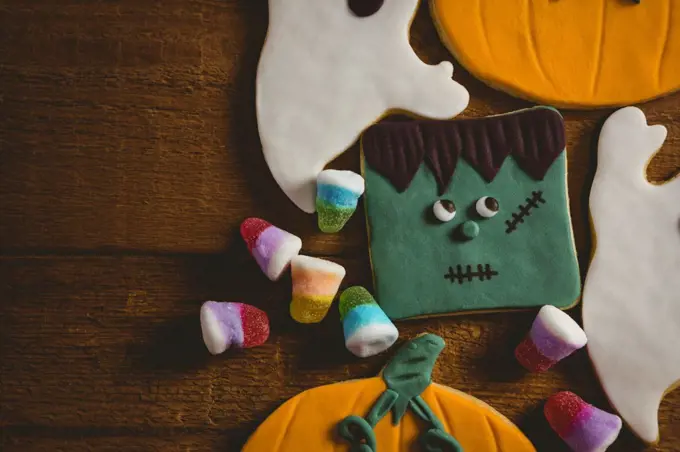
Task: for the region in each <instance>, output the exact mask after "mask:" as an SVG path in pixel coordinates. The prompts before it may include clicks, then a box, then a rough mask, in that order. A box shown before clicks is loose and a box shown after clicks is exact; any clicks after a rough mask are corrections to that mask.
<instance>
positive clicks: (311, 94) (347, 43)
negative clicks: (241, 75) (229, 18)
mask: <svg viewBox="0 0 680 452" xmlns="http://www.w3.org/2000/svg"><path fill="white" fill-rule="evenodd" d="M418 3H419V0H269V30H268V31H267V39H266V41H265V44H264V48H263V49H262V55H261V56H260V62H259V66H258V69H257V81H256V90H257V95H256V97H257V99H256V104H257V125H258V130H259V133H260V141H262V150H263V152H264V157H265V160H266V161H267V165H268V166H269V169H270V171H271V173H272V175H273V176H274V179H275V180H276V182H277V183H278V184H279V186H280V187H281V189H282V190H283V191H284V193H285V194H286V195H287V196H288V197H289V198H290V199H291V201H293V202H294V203H295V204H296V205H297V206H298V207H299V208H300V209H302V210H304V211H305V212H308V213H312V212H314V211H315V209H316V208H317V206H316V204H315V194H316V181H317V176H318V175H319V173H320V172H321V171H322V170H323V169H324V166H326V165H327V164H328V163H329V162H330V161H331V160H333V159H334V158H335V157H337V156H338V155H340V154H341V153H342V152H344V151H345V150H346V149H347V148H349V147H350V146H351V145H352V144H353V143H354V142H355V141H356V140H357V138H359V135H360V134H361V132H362V131H363V130H364V129H366V128H367V127H369V126H370V125H371V124H373V123H375V122H376V121H378V120H379V119H380V118H381V117H383V116H385V115H387V114H388V113H390V112H393V111H399V112H406V113H411V114H413V115H415V116H418V117H425V118H434V119H445V118H452V117H454V116H456V115H457V114H459V113H460V112H461V111H463V110H464V109H465V107H467V104H468V101H469V98H470V96H469V94H468V92H467V90H466V89H465V88H464V87H462V86H461V85H460V84H458V83H457V82H456V81H454V80H453V79H452V77H453V65H452V64H451V63H450V62H448V61H442V62H441V63H439V64H436V65H428V64H425V63H424V62H423V61H421V60H420V59H419V58H418V57H417V55H416V54H415V52H414V51H413V49H412V48H411V45H410V43H409V29H410V27H411V21H412V20H413V17H414V15H415V13H416V11H417V9H418Z"/></svg>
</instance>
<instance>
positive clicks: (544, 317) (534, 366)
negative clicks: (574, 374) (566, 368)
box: [515, 305, 588, 372]
mask: <svg viewBox="0 0 680 452" xmlns="http://www.w3.org/2000/svg"><path fill="white" fill-rule="evenodd" d="M587 342H588V339H587V338H586V333H585V332H584V331H583V329H582V328H581V327H580V326H579V324H578V323H576V321H574V319H572V318H571V317H569V315H568V314H567V313H565V312H563V311H561V310H559V309H558V308H556V307H555V306H550V305H546V306H543V307H542V308H541V310H540V311H538V315H537V316H536V319H535V320H534V323H533V325H531V331H529V334H528V335H527V336H526V338H525V339H524V340H523V341H522V342H521V343H520V344H519V345H518V346H517V348H516V349H515V356H516V357H517V361H519V363H520V364H522V366H524V367H525V368H527V369H528V370H530V371H532V372H544V371H546V370H548V369H550V368H551V367H552V366H553V365H555V364H556V363H557V362H558V361H561V360H562V359H564V358H566V357H567V356H569V355H571V354H572V353H574V352H575V351H576V350H578V349H580V348H583V346H585V345H586V343H587Z"/></svg>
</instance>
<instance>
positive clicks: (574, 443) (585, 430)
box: [543, 391, 622, 452]
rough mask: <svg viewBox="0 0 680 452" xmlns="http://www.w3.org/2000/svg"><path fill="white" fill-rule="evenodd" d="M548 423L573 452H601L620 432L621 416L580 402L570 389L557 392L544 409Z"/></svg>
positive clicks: (581, 400)
mask: <svg viewBox="0 0 680 452" xmlns="http://www.w3.org/2000/svg"><path fill="white" fill-rule="evenodd" d="M543 412H544V414H545V417H546V419H547V420H548V423H549V424H550V426H551V427H552V429H553V430H555V432H557V434H558V435H559V436H560V438H562V439H563V440H564V442H566V443H567V444H568V445H569V447H570V448H571V450H573V451H574V452H604V451H605V450H607V448H608V447H609V446H611V445H612V443H613V442H614V441H616V438H618V436H619V432H620V431H621V425H622V422H621V418H620V417H618V416H616V415H615V414H610V413H607V412H606V411H603V410H601V409H599V408H596V407H594V406H592V405H590V404H588V403H586V402H584V401H583V399H581V398H580V397H579V396H577V395H576V394H574V393H573V392H568V391H563V392H558V393H557V394H555V395H553V396H552V397H550V398H549V399H548V401H547V402H546V404H545V407H544V408H543Z"/></svg>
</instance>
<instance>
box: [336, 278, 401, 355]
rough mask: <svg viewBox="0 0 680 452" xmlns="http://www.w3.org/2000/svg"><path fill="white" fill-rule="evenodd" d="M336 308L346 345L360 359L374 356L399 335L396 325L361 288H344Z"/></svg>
mask: <svg viewBox="0 0 680 452" xmlns="http://www.w3.org/2000/svg"><path fill="white" fill-rule="evenodd" d="M339 307H340V320H342V327H343V330H344V333H345V346H346V347H347V350H349V351H350V352H352V353H353V354H354V355H356V356H358V357H360V358H366V357H368V356H373V355H377V354H378V353H382V352H384V351H385V350H387V349H388V348H390V347H391V346H392V345H393V344H394V343H395V342H396V341H397V339H398V338H399V331H397V327H395V326H394V324H393V323H392V321H391V320H390V319H389V317H387V315H385V313H384V312H383V310H382V309H381V308H380V306H378V303H376V301H375V299H374V298H373V295H371V294H370V293H369V292H368V290H366V289H364V288H363V287H361V286H354V287H350V288H348V289H346V290H345V291H344V292H343V293H342V295H340V305H339Z"/></svg>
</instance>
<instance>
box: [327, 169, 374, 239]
mask: <svg viewBox="0 0 680 452" xmlns="http://www.w3.org/2000/svg"><path fill="white" fill-rule="evenodd" d="M363 193H364V178H363V177H361V176H360V175H358V174H356V173H354V172H352V171H339V170H325V171H322V172H321V173H320V174H319V176H318V178H317V179H316V211H317V214H318V217H317V218H318V222H319V229H321V231H323V232H328V233H334V232H338V231H340V230H341V229H342V228H343V227H344V226H345V224H346V223H347V221H348V220H349V219H350V217H351V216H352V215H353V214H354V211H355V210H356V208H357V203H358V202H359V198H360V197H361V195H362V194H363Z"/></svg>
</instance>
